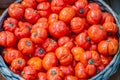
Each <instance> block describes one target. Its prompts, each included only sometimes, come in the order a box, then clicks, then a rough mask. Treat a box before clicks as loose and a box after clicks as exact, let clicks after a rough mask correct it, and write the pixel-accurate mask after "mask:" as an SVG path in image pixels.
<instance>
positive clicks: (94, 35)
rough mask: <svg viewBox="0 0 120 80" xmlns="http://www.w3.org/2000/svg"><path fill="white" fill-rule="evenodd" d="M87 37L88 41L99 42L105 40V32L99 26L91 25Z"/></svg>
mask: <svg viewBox="0 0 120 80" xmlns="http://www.w3.org/2000/svg"><path fill="white" fill-rule="evenodd" d="M88 35H89V37H90V39H91V40H93V41H94V42H100V41H101V40H104V39H106V37H107V32H106V31H105V30H104V28H103V27H102V26H101V25H92V26H91V27H90V28H89V29H88Z"/></svg>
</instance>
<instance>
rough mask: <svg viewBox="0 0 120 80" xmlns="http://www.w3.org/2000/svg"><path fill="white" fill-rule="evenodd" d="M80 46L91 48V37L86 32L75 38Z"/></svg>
mask: <svg viewBox="0 0 120 80" xmlns="http://www.w3.org/2000/svg"><path fill="white" fill-rule="evenodd" d="M75 40H76V42H77V44H78V46H80V47H82V48H84V49H87V48H88V47H89V46H90V37H89V36H88V34H87V33H86V32H82V33H80V34H79V35H77V36H76V38H75Z"/></svg>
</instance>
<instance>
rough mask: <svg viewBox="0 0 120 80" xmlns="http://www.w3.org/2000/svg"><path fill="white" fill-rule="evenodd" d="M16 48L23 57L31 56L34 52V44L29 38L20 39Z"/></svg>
mask: <svg viewBox="0 0 120 80" xmlns="http://www.w3.org/2000/svg"><path fill="white" fill-rule="evenodd" d="M17 47H18V50H20V51H21V52H22V53H23V54H24V55H31V54H33V52H34V44H33V42H32V41H31V40H30V38H22V39H20V40H19V42H18V45H17Z"/></svg>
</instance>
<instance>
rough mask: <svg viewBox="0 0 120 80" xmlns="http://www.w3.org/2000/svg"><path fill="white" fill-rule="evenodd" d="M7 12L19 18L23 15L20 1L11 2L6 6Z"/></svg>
mask: <svg viewBox="0 0 120 80" xmlns="http://www.w3.org/2000/svg"><path fill="white" fill-rule="evenodd" d="M8 14H9V15H10V17H13V18H16V19H21V18H22V17H23V15H24V8H23V6H22V5H21V4H20V3H12V4H11V5H10V6H9V7H8Z"/></svg>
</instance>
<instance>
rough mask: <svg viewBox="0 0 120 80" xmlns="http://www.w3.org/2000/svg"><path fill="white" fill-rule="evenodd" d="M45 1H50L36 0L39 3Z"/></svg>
mask: <svg viewBox="0 0 120 80" xmlns="http://www.w3.org/2000/svg"><path fill="white" fill-rule="evenodd" d="M45 1H48V0H36V2H38V3H41V2H45Z"/></svg>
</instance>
